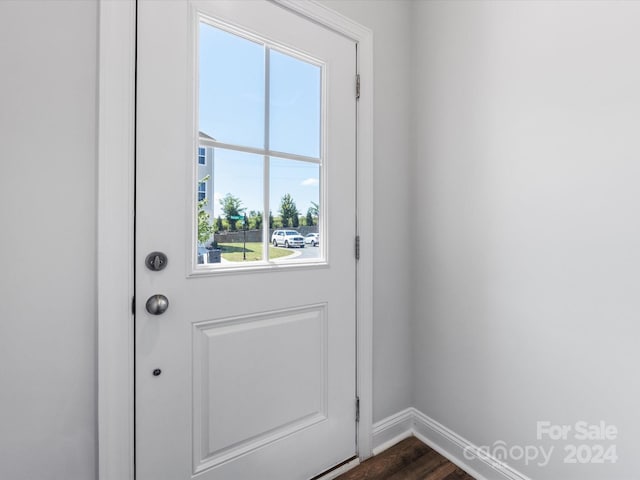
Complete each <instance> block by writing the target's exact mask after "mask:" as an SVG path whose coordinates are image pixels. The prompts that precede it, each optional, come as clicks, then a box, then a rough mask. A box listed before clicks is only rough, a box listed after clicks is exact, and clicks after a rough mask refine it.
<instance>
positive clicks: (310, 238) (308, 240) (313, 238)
mask: <svg viewBox="0 0 640 480" xmlns="http://www.w3.org/2000/svg"><path fill="white" fill-rule="evenodd" d="M304 243H305V245H311V246H312V247H317V246H318V244H319V243H320V235H319V234H318V233H307V235H306V237H304Z"/></svg>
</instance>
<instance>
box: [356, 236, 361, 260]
mask: <svg viewBox="0 0 640 480" xmlns="http://www.w3.org/2000/svg"><path fill="white" fill-rule="evenodd" d="M356 260H360V235H356Z"/></svg>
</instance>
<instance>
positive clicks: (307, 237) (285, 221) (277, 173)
mask: <svg viewBox="0 0 640 480" xmlns="http://www.w3.org/2000/svg"><path fill="white" fill-rule="evenodd" d="M270 174H271V178H270V195H269V196H270V198H269V203H270V205H271V216H270V225H269V226H270V234H271V244H272V250H273V249H274V250H275V251H277V252H278V253H279V254H282V253H284V252H288V255H287V256H286V257H285V256H282V257H279V258H274V257H271V256H270V258H271V259H272V260H276V261H280V260H296V261H297V260H306V259H318V258H321V256H322V255H321V249H320V248H319V245H320V243H321V242H322V238H321V236H320V231H319V214H320V212H319V208H320V165H318V164H316V163H309V162H300V161H296V160H284V159H281V158H271V163H270ZM271 219H272V220H271Z"/></svg>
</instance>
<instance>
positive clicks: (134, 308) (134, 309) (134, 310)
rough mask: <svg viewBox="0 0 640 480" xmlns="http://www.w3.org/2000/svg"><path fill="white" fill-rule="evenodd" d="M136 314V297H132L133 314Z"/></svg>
mask: <svg viewBox="0 0 640 480" xmlns="http://www.w3.org/2000/svg"><path fill="white" fill-rule="evenodd" d="M135 314H136V297H131V315H135Z"/></svg>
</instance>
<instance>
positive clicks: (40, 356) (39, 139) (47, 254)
mask: <svg viewBox="0 0 640 480" xmlns="http://www.w3.org/2000/svg"><path fill="white" fill-rule="evenodd" d="M96 39H97V4H96V2H94V1H82V2H79V1H60V0H58V1H55V2H44V1H43V2H32V1H28V2H20V1H17V2H13V1H7V0H3V1H0V51H1V52H2V53H1V54H0V58H1V65H2V66H1V70H2V74H1V75H0V138H1V141H0V225H1V227H0V229H1V230H0V232H1V233H0V265H1V266H2V274H1V275H0V406H1V407H0V478H2V479H6V480H20V479H25V480H26V479H28V480H32V479H47V480H49V479H51V480H53V479H55V480H58V479H59V480H90V479H92V478H95V477H96V473H95V472H96V449H97V438H96V423H97V419H96V410H97V405H96V386H97V381H96V291H95V289H96V280H95V275H96V267H95V263H96V260H95V255H96V235H95V230H96V219H95V212H96V78H97V77H96V68H97V58H96V48H97V43H96Z"/></svg>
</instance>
